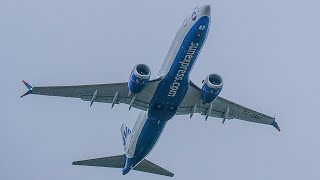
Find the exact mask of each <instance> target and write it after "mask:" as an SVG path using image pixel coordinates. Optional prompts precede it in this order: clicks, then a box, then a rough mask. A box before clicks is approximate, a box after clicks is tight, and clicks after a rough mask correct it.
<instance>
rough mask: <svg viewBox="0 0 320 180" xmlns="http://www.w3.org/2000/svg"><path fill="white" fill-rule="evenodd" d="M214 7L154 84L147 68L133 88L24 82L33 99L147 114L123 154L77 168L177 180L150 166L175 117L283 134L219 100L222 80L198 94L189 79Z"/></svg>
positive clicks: (189, 23)
mask: <svg viewBox="0 0 320 180" xmlns="http://www.w3.org/2000/svg"><path fill="white" fill-rule="evenodd" d="M210 15H211V8H210V5H202V6H198V7H196V8H195V9H194V10H193V12H192V13H191V14H190V15H189V16H188V17H187V18H186V19H185V20H184V21H183V23H182V25H181V27H180V28H179V30H178V32H177V34H176V36H175V38H174V40H173V42H172V45H171V46H170V49H169V51H168V53H167V55H166V57H165V60H164V62H163V64H162V67H161V69H160V71H159V72H158V74H157V76H156V77H155V78H152V79H151V78H150V77H151V70H150V68H149V67H148V66H147V65H145V64H138V65H136V66H134V68H133V70H132V72H131V73H130V76H129V80H128V82H123V83H113V84H93V85H75V86H48V87H32V86H31V85H30V84H28V83H27V82H25V81H23V83H24V84H25V86H26V87H27V88H28V91H27V92H26V93H25V94H23V95H22V96H21V97H24V96H26V95H28V94H37V95H46V96H61V97H72V98H80V99H82V100H84V101H90V106H92V104H93V103H94V102H101V103H111V108H113V107H114V105H115V104H121V103H124V104H128V105H129V110H130V109H131V107H134V108H137V109H140V110H142V111H141V112H140V114H139V116H138V119H137V121H136V123H135V124H134V126H133V128H132V130H131V129H129V128H128V127H127V126H126V125H125V124H123V125H122V127H121V129H120V130H121V135H122V140H123V148H124V154H121V155H118V156H111V157H103V158H96V159H89V160H81V161H75V162H73V163H72V164H73V165H84V166H98V167H111V168H121V169H122V174H123V175H125V174H127V173H128V172H130V171H131V170H136V171H142V172H147V173H153V174H158V175H163V176H169V177H173V176H174V174H173V173H172V172H170V171H168V170H166V169H164V168H162V167H160V166H158V165H156V164H154V163H152V162H150V161H148V160H146V157H147V156H148V155H149V153H150V152H151V150H152V149H153V148H154V146H155V145H156V143H157V141H158V140H159V137H160V135H161V133H162V132H163V130H164V128H165V127H166V124H167V122H168V121H169V120H171V119H172V118H173V117H174V116H175V115H189V116H190V118H192V116H193V114H195V113H199V114H201V115H203V116H204V119H205V120H207V119H208V117H209V116H210V117H216V118H222V123H225V121H226V120H230V119H239V120H244V121H249V122H255V123H261V124H267V125H272V126H273V127H275V128H276V129H277V130H278V131H280V128H279V126H278V124H277V122H276V121H275V118H274V117H270V116H267V115H265V114H262V113H259V112H257V111H254V110H251V109H249V108H246V107H244V106H241V105H239V104H236V103H234V102H232V101H229V100H227V99H225V98H222V97H221V96H219V94H220V92H221V90H222V88H223V79H222V77H221V76H220V75H218V74H210V75H208V76H207V77H206V79H205V80H204V81H203V85H202V87H201V88H199V87H198V86H197V85H196V84H194V83H193V82H192V81H191V80H190V79H189V75H190V73H191V71H192V68H193V66H194V64H195V62H196V60H197V57H198V56H199V53H200V51H201V49H202V47H203V45H204V43H205V41H206V39H207V35H208V32H209V27H210V21H211V19H210V18H211V17H210Z"/></svg>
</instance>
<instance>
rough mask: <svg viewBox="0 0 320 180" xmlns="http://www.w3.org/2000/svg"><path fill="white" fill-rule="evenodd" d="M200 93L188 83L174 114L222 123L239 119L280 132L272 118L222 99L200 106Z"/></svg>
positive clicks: (193, 85) (198, 89) (218, 98)
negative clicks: (269, 126)
mask: <svg viewBox="0 0 320 180" xmlns="http://www.w3.org/2000/svg"><path fill="white" fill-rule="evenodd" d="M200 93H201V89H200V88H199V87H197V86H196V85H195V84H194V83H193V82H192V81H190V82H189V87H188V91H187V94H186V96H185V98H184V100H183V101H182V103H181V104H180V107H179V109H178V111H177V113H176V114H177V115H180V114H190V117H192V115H193V113H200V114H201V115H204V116H205V119H207V118H208V117H209V116H210V117H217V118H222V123H224V122H225V120H226V119H239V120H244V121H250V122H255V123H261V124H267V125H272V126H274V127H275V128H276V129H277V130H278V131H280V128H279V126H278V124H277V123H276V121H275V118H273V117H270V116H268V115H265V114H262V113H259V112H257V111H254V110H252V109H249V108H246V107H244V106H241V105H239V104H236V103H234V102H232V101H229V100H227V99H225V98H222V97H217V99H215V100H214V101H213V102H212V103H211V104H202V103H201V99H200Z"/></svg>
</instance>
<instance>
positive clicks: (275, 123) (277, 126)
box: [271, 121, 281, 132]
mask: <svg viewBox="0 0 320 180" xmlns="http://www.w3.org/2000/svg"><path fill="white" fill-rule="evenodd" d="M271 125H272V126H273V127H275V128H276V129H277V130H278V131H279V132H280V131H281V129H280V127H279V125H278V123H277V122H276V121H273V123H272V124H271Z"/></svg>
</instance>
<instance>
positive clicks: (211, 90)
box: [200, 74, 223, 104]
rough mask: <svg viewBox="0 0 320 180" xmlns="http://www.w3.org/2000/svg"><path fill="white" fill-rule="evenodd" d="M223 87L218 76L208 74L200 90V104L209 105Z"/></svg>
mask: <svg viewBox="0 0 320 180" xmlns="http://www.w3.org/2000/svg"><path fill="white" fill-rule="evenodd" d="M222 86H223V80H222V77H221V76H219V75H218V74H210V75H209V76H207V78H206V80H205V82H204V83H203V86H202V89H201V95H200V97H201V100H202V103H204V104H206V103H211V102H212V101H213V100H215V99H216V98H217V97H218V95H219V94H220V92H221V90H222Z"/></svg>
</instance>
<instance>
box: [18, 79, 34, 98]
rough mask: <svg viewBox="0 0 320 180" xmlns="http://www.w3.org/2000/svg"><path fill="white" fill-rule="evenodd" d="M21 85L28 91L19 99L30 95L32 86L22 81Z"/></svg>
mask: <svg viewBox="0 0 320 180" xmlns="http://www.w3.org/2000/svg"><path fill="white" fill-rule="evenodd" d="M22 82H23V84H24V85H25V86H26V87H27V88H28V91H27V92H26V93H24V94H23V95H22V96H20V98H22V97H24V96H26V95H28V94H30V93H32V86H31V85H30V84H28V83H27V82H26V81H24V80H22Z"/></svg>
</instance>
